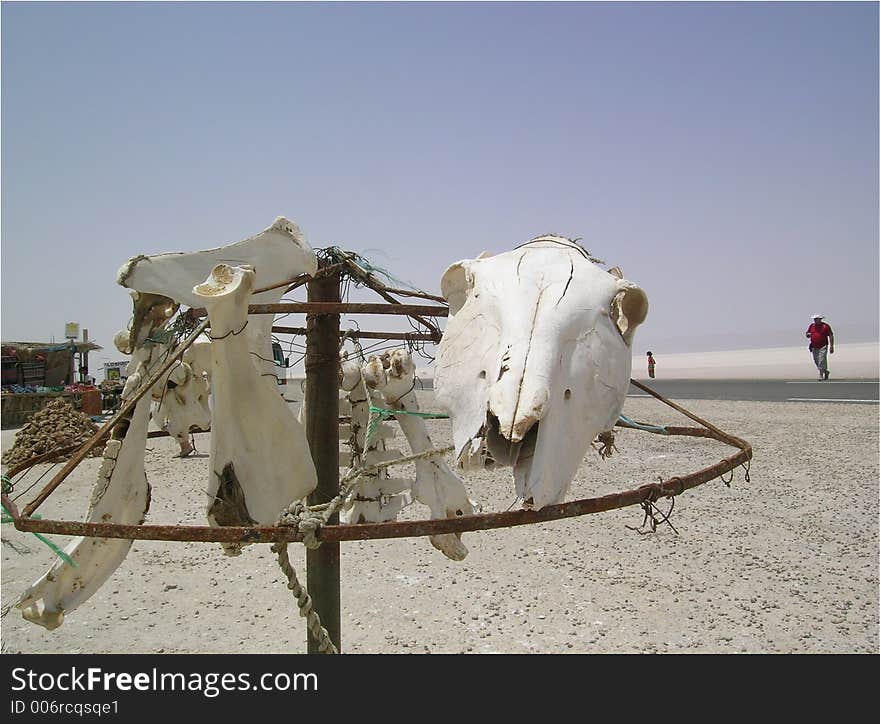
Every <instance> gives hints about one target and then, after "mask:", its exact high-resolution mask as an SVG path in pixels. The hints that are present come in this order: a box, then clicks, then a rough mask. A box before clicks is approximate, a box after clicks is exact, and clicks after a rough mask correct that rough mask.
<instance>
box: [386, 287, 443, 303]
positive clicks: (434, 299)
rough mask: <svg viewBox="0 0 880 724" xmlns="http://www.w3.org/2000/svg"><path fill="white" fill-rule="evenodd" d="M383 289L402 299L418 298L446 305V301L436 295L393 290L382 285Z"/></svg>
mask: <svg viewBox="0 0 880 724" xmlns="http://www.w3.org/2000/svg"><path fill="white" fill-rule="evenodd" d="M383 289H384V290H385V291H386V292H390V293H391V294H399V295H401V296H403V297H418V298H419V299H429V300H431V301H432V302H441V303H443V304H446V299H445V298H443V297H441V296H438V295H436V294H428V293H427V292H415V291H409V290H408V289H395V288H394V287H386V286H384V285H383Z"/></svg>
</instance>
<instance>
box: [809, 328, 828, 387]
mask: <svg viewBox="0 0 880 724" xmlns="http://www.w3.org/2000/svg"><path fill="white" fill-rule="evenodd" d="M823 319H824V317H823V316H822V315H821V314H814V315H813V323H812V324H811V325H810V326H809V327H807V337H809V338H810V352H811V353H812V354H813V362H815V363H816V369H818V370H819V380H820V381H821V380H827V379H828V375H829V372H828V355H829V354H834V332H832V331H831V327H830V326H829V325H828V324H825V322H823V321H822V320H823Z"/></svg>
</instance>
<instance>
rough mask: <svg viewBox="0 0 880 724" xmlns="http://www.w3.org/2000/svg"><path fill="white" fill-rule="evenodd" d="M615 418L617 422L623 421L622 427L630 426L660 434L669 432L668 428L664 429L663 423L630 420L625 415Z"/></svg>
mask: <svg viewBox="0 0 880 724" xmlns="http://www.w3.org/2000/svg"><path fill="white" fill-rule="evenodd" d="M617 419H618V421H619V422H621V423H623V425H624V427H632V428H635V429H636V430H644V431H646V432H657V433H660V434H661V435H668V434H669V430H667V429H666V426H665V425H645V424H643V423H641V422H636V421H635V420H630V419H629V418H628V417H627V416H626V415H620V416H619V417H618V418H617Z"/></svg>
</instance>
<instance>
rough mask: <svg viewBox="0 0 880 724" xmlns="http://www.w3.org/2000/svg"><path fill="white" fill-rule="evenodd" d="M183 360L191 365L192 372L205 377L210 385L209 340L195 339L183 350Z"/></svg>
mask: <svg viewBox="0 0 880 724" xmlns="http://www.w3.org/2000/svg"><path fill="white" fill-rule="evenodd" d="M183 361H184V362H186V363H187V364H188V365H189V366H190V367H192V370H193V372H195V373H196V374H197V375H200V376H202V377H204V378H205V381H206V382H207V383H208V386H209V388H210V385H211V342H210V341H208V340H196V341H195V342H193V343H192V344H191V345H190V346H189V347H187V348H186V349H185V350H184V351H183Z"/></svg>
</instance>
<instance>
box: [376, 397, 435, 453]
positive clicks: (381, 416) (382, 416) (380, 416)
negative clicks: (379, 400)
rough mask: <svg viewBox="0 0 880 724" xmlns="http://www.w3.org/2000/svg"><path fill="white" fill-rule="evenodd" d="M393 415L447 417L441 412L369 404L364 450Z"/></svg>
mask: <svg viewBox="0 0 880 724" xmlns="http://www.w3.org/2000/svg"><path fill="white" fill-rule="evenodd" d="M395 415H412V416H413V417H421V418H423V419H425V420H448V419H449V415H447V414H445V413H442V412H416V411H415V410H391V409H389V408H387V407H376V406H375V405H373V404H370V422H369V424H368V426H367V437H366V439H365V440H364V450H366V449H367V448H368V447H369V446H370V442H372V439H373V435H374V434H375V432H376V429H377V428H378V426H379V424H380V423H381V422H382V421H383V420H388V419H390V418H392V417H394V416H395Z"/></svg>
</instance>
